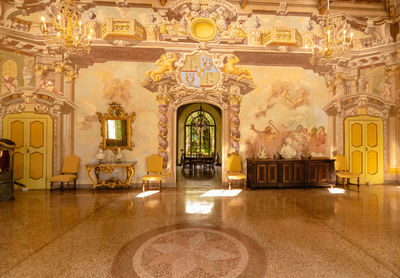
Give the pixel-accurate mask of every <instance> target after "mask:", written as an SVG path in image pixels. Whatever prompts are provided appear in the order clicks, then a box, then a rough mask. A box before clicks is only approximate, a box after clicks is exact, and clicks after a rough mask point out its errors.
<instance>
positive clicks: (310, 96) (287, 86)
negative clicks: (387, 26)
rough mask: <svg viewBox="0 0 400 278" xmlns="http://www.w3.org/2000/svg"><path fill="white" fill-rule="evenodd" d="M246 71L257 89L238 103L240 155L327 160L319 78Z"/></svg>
mask: <svg viewBox="0 0 400 278" xmlns="http://www.w3.org/2000/svg"><path fill="white" fill-rule="evenodd" d="M250 68H251V69H252V73H253V76H254V80H255V83H256V84H257V89H256V90H255V91H254V92H252V93H250V94H249V95H248V96H246V97H245V98H243V100H242V110H241V113H240V119H241V122H242V125H241V133H242V134H243V140H242V142H241V143H242V145H244V149H245V150H244V152H245V156H246V157H270V158H272V157H273V156H274V155H275V154H280V155H281V156H282V157H284V158H300V157H301V155H305V156H310V155H313V156H326V155H329V153H328V149H327V134H326V130H327V119H328V118H327V115H326V114H325V113H324V112H323V111H322V110H321V107H322V106H323V105H324V104H326V103H327V102H328V97H327V91H326V88H325V86H324V84H323V82H324V79H323V78H322V77H319V76H318V75H316V74H314V73H312V72H311V71H306V70H304V69H301V68H294V69H288V68H278V67H267V68H265V67H264V68H261V67H250Z"/></svg>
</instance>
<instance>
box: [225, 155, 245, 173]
mask: <svg viewBox="0 0 400 278" xmlns="http://www.w3.org/2000/svg"><path fill="white" fill-rule="evenodd" d="M228 172H242V160H241V159H240V156H239V155H238V154H236V153H232V154H230V155H228Z"/></svg>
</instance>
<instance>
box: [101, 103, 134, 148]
mask: <svg viewBox="0 0 400 278" xmlns="http://www.w3.org/2000/svg"><path fill="white" fill-rule="evenodd" d="M96 114H97V118H98V120H99V122H100V124H101V136H102V137H103V140H102V142H101V143H100V148H101V149H103V150H111V151H113V152H114V153H117V151H118V149H121V150H124V149H126V150H133V147H134V144H133V143H132V142H131V133H132V128H131V125H132V122H133V121H134V120H135V113H134V112H132V113H131V114H128V113H126V112H125V111H124V109H123V108H122V107H121V105H120V104H118V103H116V102H112V103H110V104H109V108H108V113H105V114H102V113H100V112H97V113H96Z"/></svg>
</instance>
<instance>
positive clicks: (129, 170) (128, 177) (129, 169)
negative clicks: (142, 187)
mask: <svg viewBox="0 0 400 278" xmlns="http://www.w3.org/2000/svg"><path fill="white" fill-rule="evenodd" d="M134 173H135V169H134V168H133V167H132V166H129V167H126V179H125V185H126V186H127V187H129V186H131V179H132V176H133V174H134Z"/></svg>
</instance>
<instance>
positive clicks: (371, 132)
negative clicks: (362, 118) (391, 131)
mask: <svg viewBox="0 0 400 278" xmlns="http://www.w3.org/2000/svg"><path fill="white" fill-rule="evenodd" d="M367 145H368V147H376V145H378V130H377V125H376V123H370V124H368V127H367Z"/></svg>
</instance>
